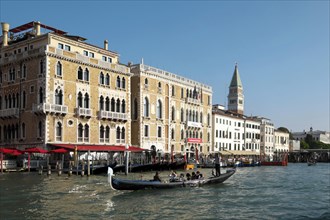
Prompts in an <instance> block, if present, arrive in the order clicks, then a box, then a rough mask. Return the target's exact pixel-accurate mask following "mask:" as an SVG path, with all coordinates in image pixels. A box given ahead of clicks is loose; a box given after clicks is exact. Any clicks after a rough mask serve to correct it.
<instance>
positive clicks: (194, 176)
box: [191, 172, 197, 180]
mask: <svg viewBox="0 0 330 220" xmlns="http://www.w3.org/2000/svg"><path fill="white" fill-rule="evenodd" d="M195 179H197V176H196V173H195V172H192V173H191V180H195Z"/></svg>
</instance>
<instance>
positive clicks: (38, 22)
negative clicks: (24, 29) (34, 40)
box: [33, 21, 40, 36]
mask: <svg viewBox="0 0 330 220" xmlns="http://www.w3.org/2000/svg"><path fill="white" fill-rule="evenodd" d="M33 25H34V32H35V34H36V36H39V35H40V21H37V22H33Z"/></svg>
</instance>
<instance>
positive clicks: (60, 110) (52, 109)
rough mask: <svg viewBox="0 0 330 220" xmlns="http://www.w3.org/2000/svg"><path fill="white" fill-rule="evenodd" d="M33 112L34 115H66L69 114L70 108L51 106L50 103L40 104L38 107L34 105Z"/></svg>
mask: <svg viewBox="0 0 330 220" xmlns="http://www.w3.org/2000/svg"><path fill="white" fill-rule="evenodd" d="M32 111H33V112H34V113H53V114H62V115H66V114H67V113H68V106H66V105H58V104H49V103H40V104H38V105H36V104H34V105H33V106H32Z"/></svg>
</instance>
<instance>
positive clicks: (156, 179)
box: [154, 171, 162, 182]
mask: <svg viewBox="0 0 330 220" xmlns="http://www.w3.org/2000/svg"><path fill="white" fill-rule="evenodd" d="M154 181H159V182H161V181H162V180H161V179H160V177H159V173H158V171H156V174H155V176H154Z"/></svg>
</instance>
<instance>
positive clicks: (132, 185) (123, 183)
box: [108, 168, 236, 190]
mask: <svg viewBox="0 0 330 220" xmlns="http://www.w3.org/2000/svg"><path fill="white" fill-rule="evenodd" d="M235 172H236V170H235V169H231V170H227V172H226V173H224V174H221V175H220V176H213V177H210V178H207V179H196V180H188V181H175V182H159V181H152V180H151V181H149V180H124V179H117V178H112V175H113V171H112V170H111V168H109V172H108V175H109V182H110V183H111V186H112V188H113V189H116V190H141V189H171V188H178V187H197V186H204V185H211V184H218V183H222V182H224V181H225V180H227V179H228V178H229V177H231V176H232V175H233V174H234V173H235Z"/></svg>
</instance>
